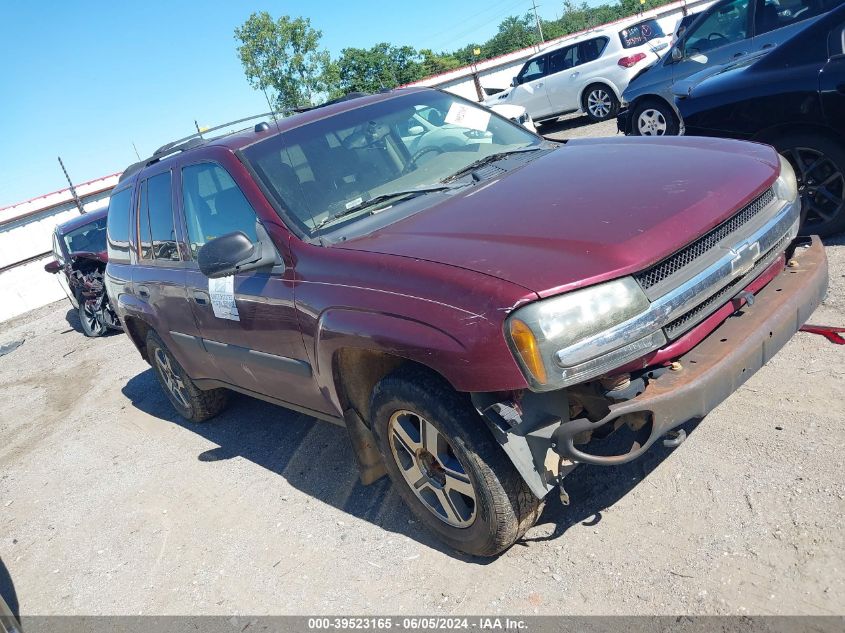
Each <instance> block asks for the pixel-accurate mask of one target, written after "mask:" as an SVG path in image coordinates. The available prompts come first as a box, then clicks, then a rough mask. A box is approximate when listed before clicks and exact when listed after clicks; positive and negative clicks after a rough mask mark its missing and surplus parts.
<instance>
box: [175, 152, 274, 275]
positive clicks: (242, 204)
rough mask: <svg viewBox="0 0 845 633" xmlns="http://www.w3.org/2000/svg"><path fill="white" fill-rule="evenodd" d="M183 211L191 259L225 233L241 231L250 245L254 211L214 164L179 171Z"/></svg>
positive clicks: (227, 173)
mask: <svg viewBox="0 0 845 633" xmlns="http://www.w3.org/2000/svg"><path fill="white" fill-rule="evenodd" d="M182 207H183V208H184V210H185V224H186V225H187V229H188V243H189V247H190V249H191V255H193V257H194V258H196V256H197V251H199V249H200V247H201V246H202V245H203V244H205V243H206V242H208V241H209V240H213V239H214V238H215V237H220V236H221V235H225V234H226V233H233V232H235V231H240V232H241V233H243V234H245V235H246V236H247V237H248V238H249V239H250V240H252V241H253V242H257V241H258V237H257V234H256V232H255V221H256V216H255V211H254V210H253V208H252V206H251V205H250V204H249V202H247V199H246V198H245V197H244V194H243V193H241V190H240V188H238V185H237V184H236V183H235V180H234V179H233V178H232V176H230V175H229V172H227V171H226V170H225V169H223V168H222V167H221V166H220V165H218V164H216V163H200V164H198V165H189V166H188V167H185V168H183V169H182Z"/></svg>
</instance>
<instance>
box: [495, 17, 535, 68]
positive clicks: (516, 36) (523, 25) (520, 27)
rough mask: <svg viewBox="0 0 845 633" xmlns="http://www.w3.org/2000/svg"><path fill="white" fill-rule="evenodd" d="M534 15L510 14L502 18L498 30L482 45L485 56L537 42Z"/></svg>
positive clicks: (503, 53) (511, 50) (500, 53)
mask: <svg viewBox="0 0 845 633" xmlns="http://www.w3.org/2000/svg"><path fill="white" fill-rule="evenodd" d="M539 41H540V37H539V35H538V34H537V27H536V24H535V22H534V16H533V15H531V14H530V13H529V14H526V15H524V16H522V17H518V16H515V15H512V16H510V17H508V18H505V19H504V20H502V22H501V24H499V31H498V33H496V35H494V36H493V37H492V38H491V39H489V40H488V41H487V43H485V44H484V46H482V47H481V48H482V55H483V57H485V58H490V57H496V56H497V55H505V54H507V53H512V52H513V51H515V50H519V49H520V48H528V47H529V46H532V45H534V44H537V43H539Z"/></svg>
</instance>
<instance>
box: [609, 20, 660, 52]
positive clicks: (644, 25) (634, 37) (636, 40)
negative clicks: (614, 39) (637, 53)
mask: <svg viewBox="0 0 845 633" xmlns="http://www.w3.org/2000/svg"><path fill="white" fill-rule="evenodd" d="M658 37H666V34H665V33H664V32H663V29H662V28H660V24H659V23H658V22H657V20H646V21H645V22H640V23H639V24H635V25H633V26H629V27H628V28H627V29H622V30H621V31H619V40H620V41H621V42H622V47H623V48H634V47H635V46H642V45H643V44H645V43H646V42H650V41H651V40H653V39H655V38H658Z"/></svg>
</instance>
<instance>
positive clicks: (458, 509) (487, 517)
mask: <svg viewBox="0 0 845 633" xmlns="http://www.w3.org/2000/svg"><path fill="white" fill-rule="evenodd" d="M371 412H372V418H371V419H372V426H373V431H374V432H375V436H376V439H377V441H378V444H379V449H380V450H381V453H382V456H383V458H384V462H385V467H386V469H387V473H388V475H389V476H390V478H391V480H392V481H393V484H394V485H395V486H396V488H397V491H398V492H399V495H400V496H401V497H402V499H403V500H404V501H405V503H406V504H407V505H408V507H409V508H410V509H411V511H412V512H413V513H414V514H415V515H416V516H417V518H419V519H420V521H421V522H422V523H424V524H425V525H426V527H428V528H429V529H430V530H431V531H432V532H434V533H435V534H436V535H437V536H438V537H439V538H440V539H441V540H442V541H444V542H445V543H446V544H448V545H449V546H450V547H453V548H454V549H457V550H460V551H462V552H466V553H467V554H472V555H475V556H495V555H497V554H499V553H501V552H503V551H504V550H506V549H507V548H509V547H510V546H511V545H513V544H514V543H515V542H516V541H517V539H519V538H520V537H521V536H522V535H523V534H525V532H526V531H527V530H528V529H529V528H530V527H531V526H533V525H534V523H536V521H537V519H538V518H539V516H540V512H541V511H542V507H543V502H542V501H541V500H539V499H537V497H535V496H534V494H533V493H532V492H531V490H530V489H529V488H528V486H527V484H526V483H525V481H524V480H523V479H522V477H521V476H520V475H519V473H518V472H517V471H516V469H515V468H514V466H513V464H512V463H511V462H510V460H509V459H508V457H507V455H505V453H504V451H503V450H502V448H501V447H500V446H499V445H498V444H497V443H496V441H495V439H494V438H493V436H492V434H491V433H490V431H489V430H488V429H487V427H486V426H485V424H484V421H483V420H481V419H480V418H479V416H478V413H477V412H476V411H475V409H474V408H473V407H472V405H471V403H470V402H469V399H468V398H466V397H465V396H462V395H461V394H458V393H457V392H455V391H454V390H453V389H452V388H451V387H450V386H449V385H448V384H446V383H445V382H444V381H443V380H442V379H441V378H439V377H438V376H436V375H432V374H431V373H429V372H427V371H425V370H423V369H419V368H416V367H411V366H407V367H402V368H400V369H398V370H397V371H395V372H394V373H392V374H390V375H389V376H387V377H386V378H384V379H383V380H382V381H381V382H379V383H378V385H376V388H375V390H374V392H373V397H372V406H371Z"/></svg>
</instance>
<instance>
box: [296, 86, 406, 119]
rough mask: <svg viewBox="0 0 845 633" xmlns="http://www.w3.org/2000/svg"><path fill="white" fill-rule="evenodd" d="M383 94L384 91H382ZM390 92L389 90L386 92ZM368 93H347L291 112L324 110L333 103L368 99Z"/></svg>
mask: <svg viewBox="0 0 845 633" xmlns="http://www.w3.org/2000/svg"><path fill="white" fill-rule="evenodd" d="M382 92H384V91H382ZM387 92H390V90H387ZM369 96H370V93H369V92H347V93H346V94H345V95H343V96H342V97H337V98H336V99H330V100H329V101H324V102H323V103H321V104H319V105H315V106H299V107H297V108H294V109H293V111H294V112H296V113H297V114H302V113H303V112H310V111H311V110H316V109H318V108H325V107H326V106H330V105H334V104H335V103H342V102H344V101H351V100H352V99H360V98H361V97H369Z"/></svg>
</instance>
